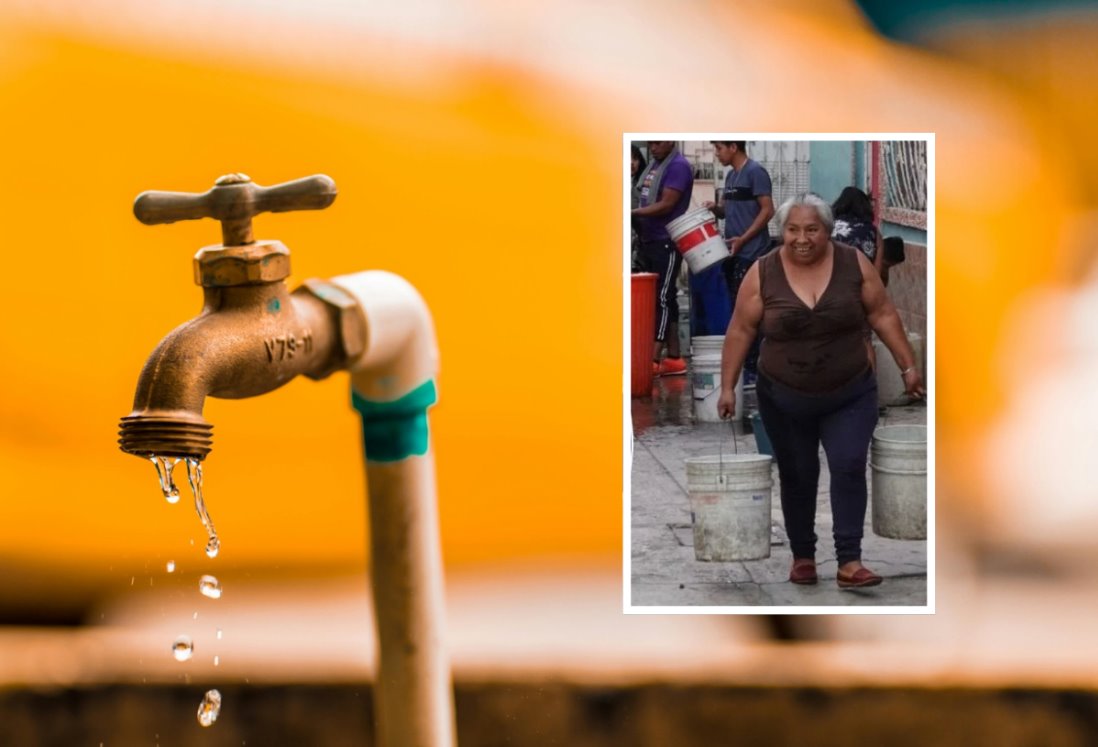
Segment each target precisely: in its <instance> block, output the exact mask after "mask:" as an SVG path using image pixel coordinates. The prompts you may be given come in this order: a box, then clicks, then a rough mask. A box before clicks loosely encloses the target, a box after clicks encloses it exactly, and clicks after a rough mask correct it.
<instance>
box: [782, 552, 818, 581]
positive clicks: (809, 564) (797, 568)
mask: <svg viewBox="0 0 1098 747" xmlns="http://www.w3.org/2000/svg"><path fill="white" fill-rule="evenodd" d="M789 580H790V581H792V582H793V583H795V584H806V585H807V584H814V583H816V582H817V581H819V580H820V579H819V577H818V576H817V575H816V561H815V560H812V559H811V558H793V567H792V568H790V569H789Z"/></svg>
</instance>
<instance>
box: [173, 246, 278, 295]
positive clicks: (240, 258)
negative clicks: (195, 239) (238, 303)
mask: <svg viewBox="0 0 1098 747" xmlns="http://www.w3.org/2000/svg"><path fill="white" fill-rule="evenodd" d="M289 276H290V250H289V249H287V248H286V245H285V244H283V243H282V242H281V241H257V242H255V243H254V244H247V245H245V246H223V245H220V244H218V245H216V246H207V247H203V248H202V249H199V250H198V253H197V254H196V255H195V256H194V282H195V283H196V284H198V285H201V286H202V287H203V288H227V287H231V286H236V285H262V284H264V283H276V282H278V281H279V280H285V279H286V278H288V277H289Z"/></svg>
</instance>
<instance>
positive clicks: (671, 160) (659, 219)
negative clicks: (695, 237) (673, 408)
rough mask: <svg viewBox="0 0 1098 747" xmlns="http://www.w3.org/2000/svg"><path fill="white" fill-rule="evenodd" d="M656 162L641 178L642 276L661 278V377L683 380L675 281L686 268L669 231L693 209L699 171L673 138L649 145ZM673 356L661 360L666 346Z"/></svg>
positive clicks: (637, 216) (635, 212)
mask: <svg viewBox="0 0 1098 747" xmlns="http://www.w3.org/2000/svg"><path fill="white" fill-rule="evenodd" d="M648 151H649V153H651V155H652V162H651V163H649V164H648V168H647V169H645V171H644V174H643V175H642V176H641V179H640V207H636V208H633V210H632V216H633V218H634V223H635V225H636V228H637V233H638V235H639V238H640V246H639V247H638V250H637V264H638V266H639V269H640V270H641V272H654V273H656V274H657V275H659V278H658V279H657V280H656V283H657V285H656V352H655V356H656V361H655V366H656V373H658V374H660V375H663V376H678V375H682V374H685V373H686V363H684V362H683V360H682V354H681V352H680V350H679V324H678V321H679V304H678V301H677V300H676V299H675V280H676V278H677V277H678V274H679V268H680V267H681V266H682V255H680V254H679V250H678V248H677V247H676V246H675V242H674V241H672V240H671V236H670V235H669V234H668V233H667V224H668V223H670V222H671V221H673V220H675V219H676V218H678V217H680V216H681V215H683V213H685V212H686V211H687V209H688V208H689V207H690V193H691V192H692V191H693V189H694V169H693V168H691V166H690V162H689V161H687V160H686V158H685V157H684V156H683V155H682V154H681V153H679V149H678V146H677V145H676V144H675V143H674V142H672V141H669V140H666V141H664V140H652V141H649V143H648ZM665 341H666V343H667V357H666V358H665V359H664V360H663V361H662V362H661V361H660V353H661V351H662V348H663V343H664V342H665Z"/></svg>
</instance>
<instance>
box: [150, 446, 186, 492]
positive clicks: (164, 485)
mask: <svg viewBox="0 0 1098 747" xmlns="http://www.w3.org/2000/svg"><path fill="white" fill-rule="evenodd" d="M149 461H150V462H152V463H153V466H155V467H156V476H157V478H158V479H159V480H160V490H161V491H162V492H163V493H164V498H165V499H166V500H167V501H168V503H179V489H178V488H177V487H176V486H175V480H174V479H173V478H172V470H174V469H175V465H177V464H179V460H178V459H176V458H174V457H162V456H155V455H154V456H150V457H149Z"/></svg>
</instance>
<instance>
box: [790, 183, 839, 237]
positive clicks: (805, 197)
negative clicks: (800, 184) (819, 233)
mask: <svg viewBox="0 0 1098 747" xmlns="http://www.w3.org/2000/svg"><path fill="white" fill-rule="evenodd" d="M795 207H808V208H812V209H813V210H815V211H816V215H818V216H819V217H820V223H823V224H824V228H826V229H827V235H828V236H830V235H831V232H832V231H833V230H834V229H835V218H834V216H832V214H831V206H830V205H828V204H827V203H826V202H824V199H823V198H822V197H820V196H819V195H818V194H816V193H815V192H801V193H800V194H799V195H797V196H796V197H790V198H789V199H788V200H786V201H785V202H783V203H782V206H781V207H780V208H778V213H777V216H778V225H779V226H781V229H782V231H785V224H786V221H788V220H789V211H790V210H792V209H793V208H795Z"/></svg>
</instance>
